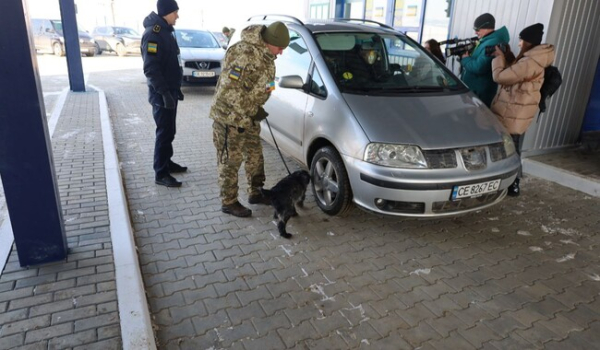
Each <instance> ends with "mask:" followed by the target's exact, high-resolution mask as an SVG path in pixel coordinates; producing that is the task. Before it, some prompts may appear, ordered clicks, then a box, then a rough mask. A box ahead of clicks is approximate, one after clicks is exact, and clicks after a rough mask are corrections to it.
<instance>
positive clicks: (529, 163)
mask: <svg viewBox="0 0 600 350" xmlns="http://www.w3.org/2000/svg"><path fill="white" fill-rule="evenodd" d="M523 172H525V173H527V174H530V175H533V176H535V177H539V178H542V179H545V180H548V181H552V182H555V183H557V184H559V185H561V186H565V187H569V188H572V189H574V190H577V191H580V192H583V193H587V194H589V195H591V196H594V197H600V183H598V182H594V181H591V180H588V179H586V178H584V177H582V176H581V175H578V174H573V173H570V172H569V171H567V170H564V169H559V168H557V167H554V166H552V165H548V164H544V163H541V162H537V161H535V160H531V159H527V158H525V159H523Z"/></svg>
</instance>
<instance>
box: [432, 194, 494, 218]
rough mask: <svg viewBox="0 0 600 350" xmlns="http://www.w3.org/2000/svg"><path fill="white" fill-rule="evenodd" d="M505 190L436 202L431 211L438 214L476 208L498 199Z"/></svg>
mask: <svg viewBox="0 0 600 350" xmlns="http://www.w3.org/2000/svg"><path fill="white" fill-rule="evenodd" d="M502 193H504V191H498V192H494V193H488V194H484V195H482V196H479V197H475V198H464V199H460V200H456V201H444V202H434V203H433V206H432V207H431V211H433V212H434V213H436V214H444V213H452V212H457V211H463V210H468V209H476V208H479V207H483V206H485V205H487V204H490V203H493V202H494V201H496V200H497V199H498V198H499V197H500V196H501V195H502Z"/></svg>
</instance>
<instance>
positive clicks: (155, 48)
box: [148, 42, 158, 53]
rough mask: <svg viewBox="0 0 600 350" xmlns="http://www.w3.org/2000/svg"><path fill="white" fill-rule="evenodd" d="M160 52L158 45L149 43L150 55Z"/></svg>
mask: <svg viewBox="0 0 600 350" xmlns="http://www.w3.org/2000/svg"><path fill="white" fill-rule="evenodd" d="M156 52H158V43H153V42H149V43H148V53H156Z"/></svg>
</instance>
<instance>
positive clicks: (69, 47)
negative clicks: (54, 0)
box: [3, 0, 85, 92]
mask: <svg viewBox="0 0 600 350" xmlns="http://www.w3.org/2000/svg"><path fill="white" fill-rule="evenodd" d="M3 1H4V0H3ZM59 5H60V16H61V19H62V25H63V36H64V37H65V50H66V53H67V68H68V70H69V84H70V86H71V91H76V92H83V91H85V81H84V80H83V68H82V66H81V49H80V47H79V32H78V29H77V18H76V16H75V2H74V0H59Z"/></svg>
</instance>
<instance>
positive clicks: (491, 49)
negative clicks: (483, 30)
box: [485, 43, 508, 56]
mask: <svg viewBox="0 0 600 350" xmlns="http://www.w3.org/2000/svg"><path fill="white" fill-rule="evenodd" d="M496 46H498V48H499V49H500V51H502V52H504V53H506V49H507V48H508V44H506V43H500V44H498V45H494V46H486V47H485V55H486V56H491V55H492V54H493V53H494V52H495V51H496Z"/></svg>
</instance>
